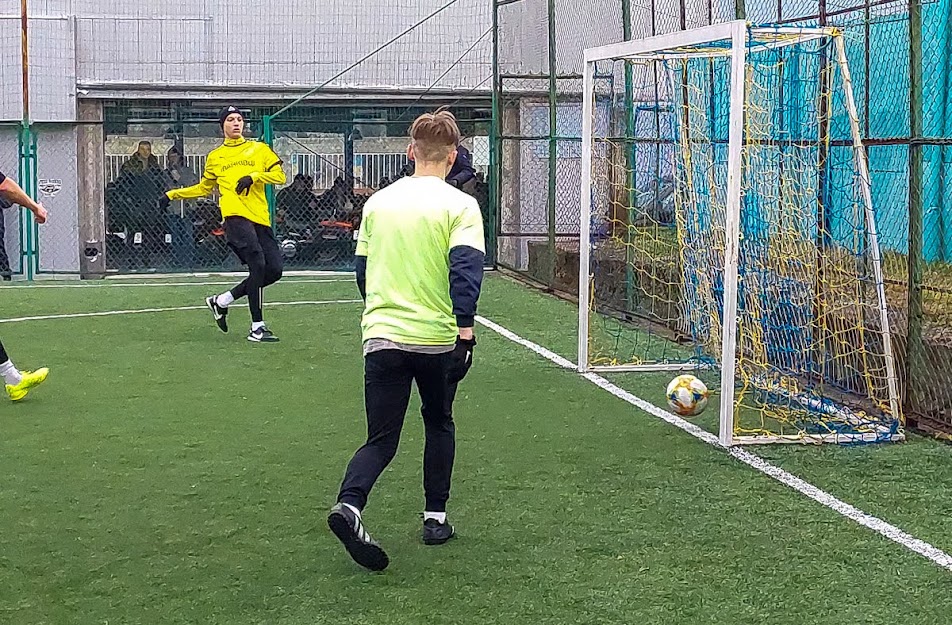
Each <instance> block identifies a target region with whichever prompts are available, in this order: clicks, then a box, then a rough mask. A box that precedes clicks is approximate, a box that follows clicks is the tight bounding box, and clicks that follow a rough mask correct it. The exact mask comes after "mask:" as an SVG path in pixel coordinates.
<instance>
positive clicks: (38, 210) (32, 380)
mask: <svg viewBox="0 0 952 625" xmlns="http://www.w3.org/2000/svg"><path fill="white" fill-rule="evenodd" d="M0 196H3V198H4V199H5V200H7V201H9V202H12V203H13V204H19V205H20V206H23V207H25V208H28V209H29V210H30V211H31V212H32V213H33V215H34V216H35V217H36V223H39V224H44V223H46V209H45V208H43V205H42V204H37V203H36V202H34V201H33V199H32V198H31V197H30V196H28V195H27V194H26V193H24V192H23V189H21V188H20V185H18V184H17V183H15V182H13V181H12V180H10V179H9V178H7V177H6V176H4V175H3V174H2V173H0ZM0 219H3V214H0ZM49 374H50V370H49V369H47V368H46V367H43V368H42V369H37V370H36V371H20V370H19V369H17V368H16V367H15V366H14V364H13V362H12V361H11V360H10V357H9V356H7V350H6V349H4V348H3V343H0V376H3V381H4V385H5V386H6V390H7V395H8V396H9V397H10V399H12V400H13V401H20V400H21V399H23V398H24V397H26V396H27V393H29V392H30V389H32V388H33V387H34V386H38V385H39V384H42V383H43V382H45V381H46V377H47V376H48V375H49Z"/></svg>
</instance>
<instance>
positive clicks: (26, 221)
mask: <svg viewBox="0 0 952 625" xmlns="http://www.w3.org/2000/svg"><path fill="white" fill-rule="evenodd" d="M17 139H18V141H17V142H18V144H19V152H20V154H19V157H20V158H19V172H18V178H19V182H20V186H21V187H22V188H23V191H24V192H26V194H27V195H29V196H30V197H31V198H35V197H36V193H35V189H36V186H35V185H34V184H33V178H34V174H33V170H34V157H35V154H34V151H33V146H34V142H33V133H32V131H31V129H30V124H29V122H27V121H25V120H24V121H23V123H22V124H21V125H20V132H19V133H18V136H17ZM20 233H21V234H20V256H21V265H22V266H21V270H22V271H23V274H24V276H26V279H27V280H33V278H34V265H35V263H34V255H35V250H34V248H35V237H34V235H35V234H36V223H35V222H34V219H33V213H31V212H30V211H28V210H27V209H25V208H21V209H20Z"/></svg>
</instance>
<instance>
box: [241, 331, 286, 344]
mask: <svg viewBox="0 0 952 625" xmlns="http://www.w3.org/2000/svg"><path fill="white" fill-rule="evenodd" d="M248 340H249V341H251V342H252V343H277V342H278V341H279V340H280V339H278V337H276V336H275V335H274V333H273V332H271V330H269V329H268V328H258V329H257V330H252V331H251V332H249V333H248Z"/></svg>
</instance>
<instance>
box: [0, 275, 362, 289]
mask: <svg viewBox="0 0 952 625" xmlns="http://www.w3.org/2000/svg"><path fill="white" fill-rule="evenodd" d="M236 282H237V281H235V280H233V281H230V282H109V281H103V282H96V283H89V282H77V283H75V284H69V283H64V284H43V283H42V282H40V283H34V284H10V285H6V286H0V291H3V290H5V289H107V288H119V287H126V288H138V287H163V286H169V287H172V286H234V285H235V284H236ZM336 282H353V280H340V279H331V278H326V279H320V280H282V281H280V282H277V283H276V284H273V285H272V286H280V285H283V284H330V283H336Z"/></svg>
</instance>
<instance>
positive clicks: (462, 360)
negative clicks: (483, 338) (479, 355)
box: [446, 337, 476, 384]
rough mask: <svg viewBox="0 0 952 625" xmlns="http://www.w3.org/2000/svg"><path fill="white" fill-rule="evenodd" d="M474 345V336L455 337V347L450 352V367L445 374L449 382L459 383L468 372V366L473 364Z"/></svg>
mask: <svg viewBox="0 0 952 625" xmlns="http://www.w3.org/2000/svg"><path fill="white" fill-rule="evenodd" d="M474 347H476V339H475V338H471V339H464V338H462V337H456V347H455V348H454V349H453V351H452V352H451V353H450V367H449V371H447V374H446V377H447V379H448V380H449V383H450V384H457V383H459V382H460V381H461V380H462V379H463V378H465V377H466V374H467V373H469V368H470V367H472V366H473V348H474Z"/></svg>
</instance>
